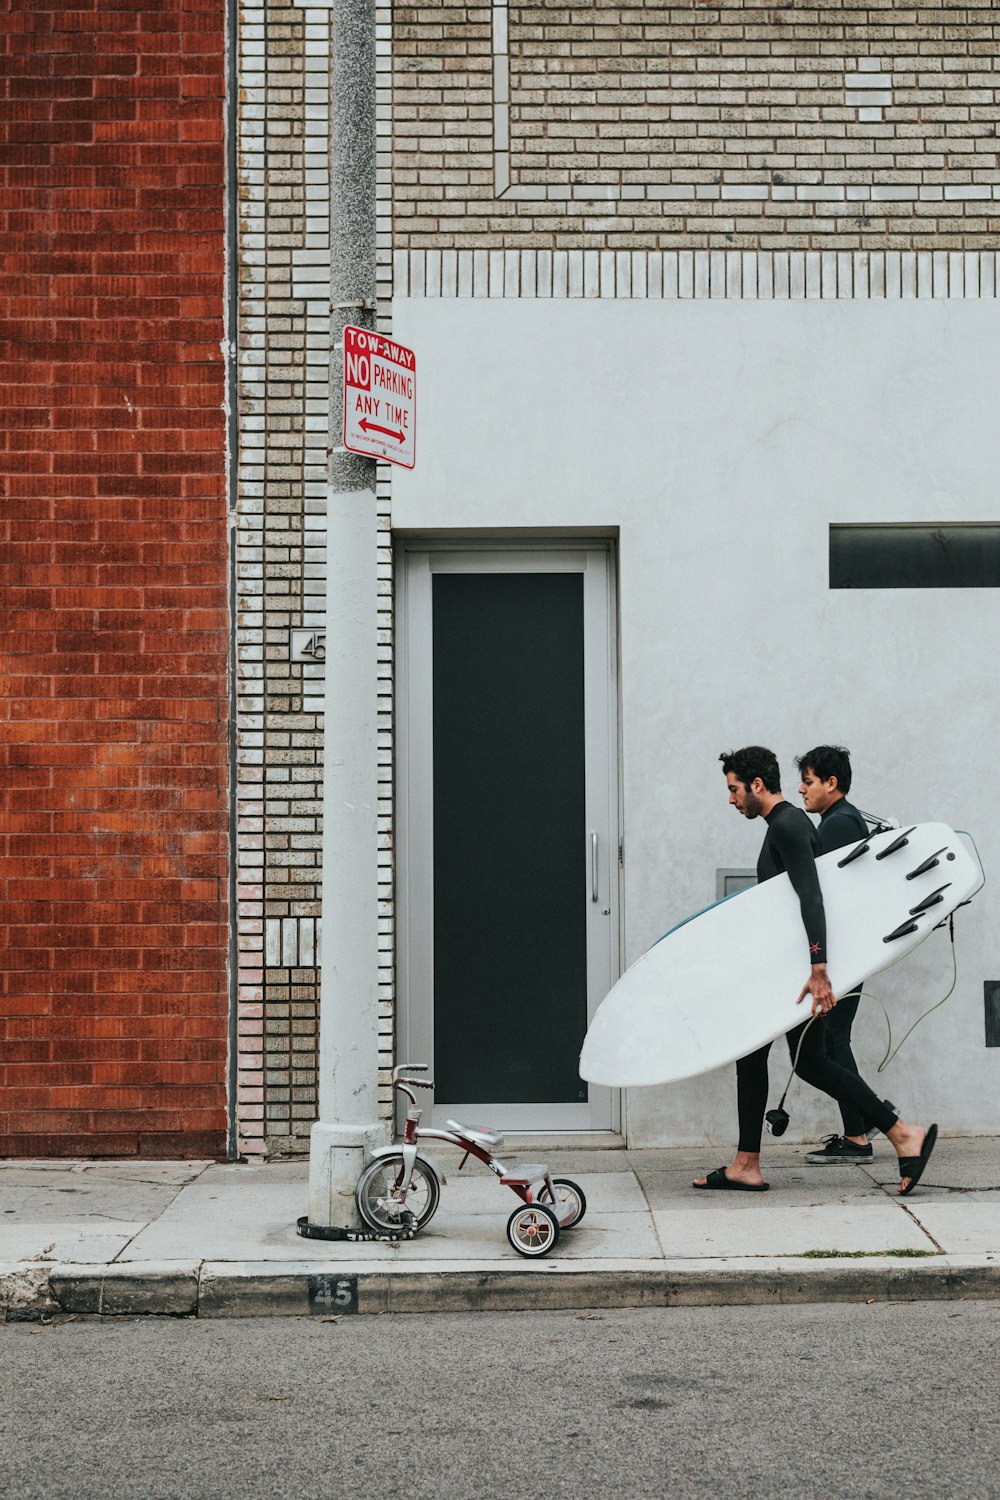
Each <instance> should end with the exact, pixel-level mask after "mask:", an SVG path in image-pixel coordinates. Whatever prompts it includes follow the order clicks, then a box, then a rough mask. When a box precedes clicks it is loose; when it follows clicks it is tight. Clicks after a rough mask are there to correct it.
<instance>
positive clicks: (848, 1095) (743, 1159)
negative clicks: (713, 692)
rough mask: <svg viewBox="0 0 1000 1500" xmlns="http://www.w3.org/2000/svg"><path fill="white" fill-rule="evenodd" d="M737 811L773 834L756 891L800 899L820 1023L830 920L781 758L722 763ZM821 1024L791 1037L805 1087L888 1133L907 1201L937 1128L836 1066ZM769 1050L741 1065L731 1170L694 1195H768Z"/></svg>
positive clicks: (713, 1176)
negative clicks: (772, 889) (777, 883)
mask: <svg viewBox="0 0 1000 1500" xmlns="http://www.w3.org/2000/svg"><path fill="white" fill-rule="evenodd" d="M719 759H720V760H721V762H722V770H723V774H724V775H725V778H726V785H727V787H728V789H729V802H730V806H731V807H735V808H736V811H737V812H738V813H740V815H741V816H742V817H744V818H748V819H754V818H759V817H762V818H764V820H765V821H766V823H767V833H766V834H765V836H764V842H763V844H762V846H761V851H760V854H759V856H758V859H757V880H758V883H760V882H763V881H765V880H771V879H773V878H774V876H776V875H780V874H782V873H783V872H787V874H788V878H789V880H790V882H791V884H792V887H793V889H794V891H795V893H796V895H797V896H798V898H799V909H800V911H801V914H802V923H803V926H804V927H805V932H806V939H807V941H808V944H809V952H810V955H811V958H812V963H811V966H810V971H809V976H808V978H807V979H806V982H805V984H804V985H803V986H802V991H801V993H800V995H799V997H798V1002H797V1003H798V1004H801V1003H802V1002H803V1001H804V1000H805V999H806V997H807V996H808V997H809V1000H810V1004H811V1010H812V1016H813V1017H814V1018H815V1017H819V1018H822V1017H824V1016H826V1015H827V1014H829V1012H830V1011H831V1010H832V1009H833V1007H834V1006H835V1005H836V1003H837V1000H836V996H835V995H834V993H833V989H832V987H831V985H830V980H829V977H828V975H827V970H826V913H825V911H824V909H823V894H822V891H821V890H820V884H819V876H818V875H817V873H816V856H817V854H818V853H819V852H820V843H819V835H818V834H817V832H816V829H815V828H814V827H813V824H812V823H811V822H810V820H809V818H808V817H807V816H806V814H805V813H804V812H802V811H801V810H800V809H799V808H797V807H793V806H792V804H791V803H790V802H786V801H785V799H784V797H783V796H782V794H781V773H780V771H779V768H778V761H777V757H776V756H775V754H774V752H773V751H772V750H768V749H766V748H765V747H764V746H763V745H747V746H745V747H744V748H743V749H741V750H730V751H726V752H724V753H723V754H722V755H720V757H719ZM823 1025H824V1022H823V1020H822V1019H818V1020H812V1021H811V1022H810V1021H803V1022H801V1023H800V1024H799V1025H798V1026H794V1027H793V1028H792V1030H791V1031H789V1032H788V1034H787V1040H788V1049H789V1052H790V1054H791V1057H792V1061H793V1064H794V1067H795V1071H796V1073H797V1074H798V1076H799V1077H800V1078H802V1079H803V1080H804V1081H805V1082H806V1083H809V1084H812V1085H813V1087H814V1088H818V1089H820V1090H821V1091H822V1092H823V1093H825V1094H829V1095H830V1097H831V1098H833V1099H835V1100H836V1101H837V1103H838V1104H839V1105H841V1108H843V1107H844V1106H845V1105H846V1106H847V1108H848V1109H852V1110H855V1111H856V1112H857V1113H858V1114H860V1115H861V1116H862V1117H863V1118H864V1119H866V1120H870V1121H871V1122H872V1123H873V1124H875V1125H877V1126H878V1128H879V1129H880V1130H882V1131H884V1132H885V1134H886V1136H887V1137H888V1139H889V1141H890V1142H891V1143H892V1145H893V1147H894V1149H895V1151H896V1154H897V1156H898V1157H899V1171H900V1183H899V1193H900V1195H901V1196H905V1195H906V1194H908V1193H910V1192H912V1190H913V1189H914V1188H915V1187H916V1185H917V1183H918V1182H919V1180H920V1177H921V1175H922V1174H923V1171H924V1169H925V1167H926V1166H927V1163H928V1161H929V1160H930V1155H931V1152H932V1151H933V1149H934V1143H935V1141H936V1139H937V1126H936V1125H931V1126H929V1127H928V1128H927V1129H926V1130H925V1129H924V1128H923V1126H920V1125H911V1124H909V1123H907V1122H906V1121H904V1120H901V1119H899V1118H898V1117H897V1115H896V1112H895V1110H894V1109H892V1108H890V1107H889V1105H888V1104H886V1103H885V1102H884V1101H883V1100H881V1099H880V1098H879V1097H878V1095H877V1094H875V1093H873V1091H872V1090H871V1089H870V1088H869V1087H868V1085H867V1084H866V1083H865V1082H864V1080H863V1079H862V1078H860V1077H859V1076H858V1075H857V1074H856V1073H852V1072H850V1070H849V1069H847V1068H844V1067H842V1066H841V1065H840V1064H838V1063H837V1062H835V1061H834V1060H833V1058H832V1057H831V1056H830V1055H829V1053H828V1050H827V1043H826V1038H825V1036H824V1033H823ZM770 1050H771V1044H770V1042H768V1043H767V1044H766V1045H765V1046H763V1047H759V1048H757V1050H756V1051H755V1052H751V1053H750V1054H749V1055H748V1056H747V1057H742V1058H740V1060H739V1061H738V1062H737V1064H736V1093H737V1111H738V1116H739V1145H738V1148H737V1151H736V1155H735V1157H734V1158H733V1161H732V1162H731V1163H730V1164H729V1166H728V1167H726V1166H722V1167H718V1168H717V1169H716V1170H715V1171H714V1172H709V1173H708V1174H707V1175H706V1176H705V1177H700V1178H698V1179H696V1181H695V1182H694V1186H695V1187H696V1188H709V1189H713V1188H714V1189H729V1190H731V1191H736V1192H749V1193H763V1192H766V1191H767V1189H768V1187H769V1184H768V1183H766V1182H765V1181H764V1178H763V1175H762V1173H761V1170H760V1142H761V1134H762V1132H763V1127H764V1111H765V1109H766V1107H767V1091H768V1071H767V1058H768V1053H769V1052H770Z"/></svg>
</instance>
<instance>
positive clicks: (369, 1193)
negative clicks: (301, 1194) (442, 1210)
mask: <svg viewBox="0 0 1000 1500" xmlns="http://www.w3.org/2000/svg"><path fill="white" fill-rule="evenodd" d="M426 1072H427V1064H426V1063H402V1064H400V1066H399V1067H397V1068H393V1070H392V1086H393V1088H394V1089H396V1090H398V1091H399V1093H401V1094H404V1095H405V1096H406V1098H407V1099H408V1100H409V1104H408V1106H407V1110H406V1129H405V1131H404V1133H403V1139H402V1141H401V1142H400V1143H399V1145H396V1146H386V1147H384V1148H383V1149H382V1150H380V1151H376V1153H375V1156H374V1158H373V1160H372V1161H371V1162H370V1164H369V1165H368V1166H367V1167H366V1168H365V1170H364V1171H363V1172H362V1174H361V1176H360V1177H359V1179H358V1185H357V1188H356V1190H355V1196H356V1198H357V1203H358V1212H359V1213H360V1215H361V1217H362V1219H363V1220H364V1222H365V1223H366V1224H367V1225H368V1227H369V1228H370V1229H372V1230H374V1231H375V1233H376V1234H379V1235H389V1236H391V1235H392V1234H393V1232H394V1231H395V1232H396V1233H398V1232H399V1231H400V1230H409V1231H410V1233H411V1234H412V1233H415V1232H416V1231H417V1230H420V1229H423V1227H424V1225H425V1224H428V1223H429V1222H430V1220H431V1219H432V1218H433V1216H434V1213H435V1210H436V1209H437V1206H438V1203H439V1202H440V1200H441V1184H442V1182H444V1181H445V1177H444V1174H443V1173H442V1172H441V1170H440V1168H438V1167H437V1166H436V1165H435V1163H434V1162H433V1160H432V1159H431V1158H430V1157H429V1156H427V1155H426V1154H425V1152H424V1151H423V1150H422V1149H421V1143H422V1142H423V1141H444V1142H446V1143H447V1144H448V1145H451V1146H459V1147H460V1148H461V1149H462V1150H463V1151H464V1152H465V1155H464V1156H463V1157H462V1160H461V1162H460V1163H459V1171H461V1170H462V1167H464V1166H465V1163H466V1162H467V1161H468V1159H469V1157H470V1156H474V1157H476V1159H477V1160H478V1161H481V1162H483V1163H484V1164H485V1165H486V1166H487V1167H489V1169H490V1171H491V1172H493V1173H494V1174H495V1175H496V1176H497V1177H499V1179H500V1182H501V1183H502V1185H503V1186H504V1187H509V1188H510V1190H511V1191H512V1192H513V1193H515V1194H516V1195H517V1197H518V1198H520V1200H521V1206H520V1207H519V1208H515V1210H514V1212H513V1213H512V1214H511V1216H510V1218H509V1219H508V1220H507V1239H508V1241H509V1243H510V1244H511V1246H512V1247H513V1248H514V1249H515V1250H516V1251H517V1253H518V1255H527V1256H538V1255H548V1253H549V1251H550V1250H551V1249H552V1248H553V1246H554V1245H556V1244H558V1242H559V1235H560V1233H561V1231H562V1230H564V1229H572V1228H573V1226H574V1225H575V1224H579V1222H580V1220H581V1219H582V1218H583V1216H584V1214H585V1213H586V1210H587V1200H586V1198H585V1197H584V1196H583V1189H582V1188H581V1187H579V1186H578V1185H577V1183H575V1182H572V1181H571V1180H570V1179H569V1178H568V1177H553V1176H552V1175H551V1174H550V1172H549V1169H548V1167H547V1166H545V1164H544V1163H543V1162H522V1163H521V1164H520V1165H518V1166H516V1167H505V1166H504V1164H503V1162H501V1161H498V1160H497V1158H496V1157H495V1156H494V1155H493V1152H492V1149H491V1148H493V1147H500V1146H502V1145H503V1136H502V1135H499V1134H498V1133H497V1132H495V1131H492V1130H471V1129H470V1128H469V1127H468V1126H467V1125H461V1124H459V1122H458V1121H457V1120H449V1121H448V1129H447V1130H422V1129H421V1128H420V1115H421V1111H420V1110H419V1109H418V1108H417V1099H416V1095H415V1094H414V1093H413V1090H414V1089H417V1088H420V1089H432V1088H433V1087H434V1084H433V1082H432V1081H431V1080H430V1079H427V1078H415V1077H413V1076H412V1075H413V1074H415V1073H426Z"/></svg>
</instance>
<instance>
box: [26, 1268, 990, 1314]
mask: <svg viewBox="0 0 1000 1500" xmlns="http://www.w3.org/2000/svg"><path fill="white" fill-rule="evenodd" d="M993 1298H1000V1261H997V1260H994V1259H987V1258H986V1257H966V1258H961V1257H942V1258H941V1259H940V1260H936V1261H935V1263H934V1264H933V1265H928V1264H920V1265H907V1264H905V1263H900V1261H898V1260H892V1259H889V1258H888V1257H873V1258H872V1259H871V1260H868V1261H866V1262H865V1263H864V1264H859V1263H858V1262H857V1261H852V1262H851V1263H850V1264H846V1265H845V1264H842V1263H841V1264H836V1263H829V1262H823V1263H819V1264H817V1263H816V1262H811V1263H809V1264H808V1265H807V1266H803V1265H789V1264H788V1263H787V1262H786V1261H780V1262H775V1261H774V1260H770V1261H764V1262H756V1263H747V1262H742V1263H738V1264H734V1263H732V1262H728V1263H726V1262H715V1263H707V1264H706V1263H701V1264H699V1265H691V1264H690V1263H686V1264H680V1265H679V1264H677V1263H675V1264H674V1265H672V1266H667V1267H664V1266H662V1265H661V1266H656V1267H648V1268H642V1269H635V1268H629V1269H625V1268H622V1269H614V1270H612V1269H610V1268H601V1269H594V1268H584V1269H576V1268H573V1267H571V1266H558V1265H552V1266H551V1267H548V1268H545V1269H542V1268H540V1267H530V1268H527V1267H526V1268H525V1269H523V1270H522V1269H506V1268H497V1267H495V1266H493V1267H482V1268H478V1267H469V1266H465V1267H463V1268H461V1269H454V1270H441V1269H436V1268H435V1269H432V1270H423V1271H417V1270H410V1271H407V1270H403V1269H400V1270H398V1271H396V1270H393V1271H389V1270H385V1269H376V1268H367V1267H366V1268H363V1269H362V1268H352V1267H348V1268H345V1267H343V1266H327V1267H317V1266H315V1265H303V1264H295V1265H287V1266H281V1265H275V1264H273V1263H270V1264H266V1265H263V1264H260V1263H258V1264H255V1265H244V1266H237V1265H232V1264H230V1263H225V1262H214V1263H210V1262H203V1263H201V1264H186V1265H181V1264H178V1263H174V1262H171V1263H166V1264H163V1265H154V1264H150V1263H141V1264H137V1265H131V1266H130V1265H111V1266H100V1267H95V1266H71V1265H39V1264H32V1265H30V1266H18V1267H7V1268H0V1311H2V1313H3V1317H4V1320H5V1321H8V1322H21V1321H31V1322H37V1321H41V1320H44V1319H47V1318H51V1317H56V1316H58V1315H60V1314H73V1315H75V1316H78V1317H88V1316H105V1317H149V1316H157V1317H199V1318H234V1317H235V1318H239V1317H310V1316H347V1315H350V1314H352V1313H390V1312H392V1313H415V1312H515V1311H521V1312H523V1311H533V1310H582V1309H587V1308H599V1309H603V1310H607V1309H612V1308H635V1307H713V1306H715V1307H734V1306H765V1307H766V1306H781V1305H789V1304H793V1303H798V1304H803V1303H820V1302H867V1301H877V1302H915V1301H941V1300H989V1299H993Z"/></svg>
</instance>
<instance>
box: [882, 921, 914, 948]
mask: <svg viewBox="0 0 1000 1500" xmlns="http://www.w3.org/2000/svg"><path fill="white" fill-rule="evenodd" d="M916 930H917V924H916V922H900V924H899V926H898V927H897V928H895V929H894V931H892V932H890V933H889V935H888V937H884V938H883V939H882V941H883V943H891V942H894V941H895V939H896V938H901V937H906V935H907V933H908V932H916Z"/></svg>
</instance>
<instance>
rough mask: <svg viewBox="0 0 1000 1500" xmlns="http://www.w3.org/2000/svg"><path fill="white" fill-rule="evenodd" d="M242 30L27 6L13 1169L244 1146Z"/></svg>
mask: <svg viewBox="0 0 1000 1500" xmlns="http://www.w3.org/2000/svg"><path fill="white" fill-rule="evenodd" d="M224 27H225V17H224V7H223V5H222V4H221V3H220V0H164V3H163V4H161V5H159V6H156V7H146V8H144V9H140V8H139V7H138V6H137V5H132V4H117V5H115V4H105V3H97V0H78V3H77V4H75V5H74V6H73V7H72V8H71V9H67V8H66V7H65V6H63V5H57V4H55V3H52V0H18V3H13V0H5V3H3V4H2V5H0V50H2V58H0V75H2V79H3V82H2V85H0V140H2V146H0V234H2V241H0V254H2V257H3V261H2V265H3V276H2V278H0V305H2V313H0V383H2V387H3V390H4V397H5V399H4V402H3V412H2V418H0V421H2V440H0V631H2V639H0V662H2V668H3V671H4V674H5V676H6V677H7V682H6V685H5V691H4V693H3V697H2V703H0V811H2V831H0V900H2V906H0V944H2V947H0V955H2V963H0V968H2V973H0V996H2V1015H0V1156H2V1155H51V1156H60V1155H131V1154H137V1155H152V1156H192V1155H195V1156H204V1155H215V1154H218V1153H220V1152H224V1150H225V1143H226V1109H225V1105H226V1048H227V979H226V955H227V946H228V942H227V858H228V844H227V829H228V790H227V689H226V647H227V638H228V623H227V622H228V612H227V600H226V587H227V574H228V562H227V525H226V434H225V418H224V413H223V404H224V400H225V372H224V362H223V355H222V350H221V347H220V345H221V340H222V338H223V334H224V317H223V314H224V304H225V293H224V276H225V250H224V185H225V155H224V103H225V52H224V45H225V42H224Z"/></svg>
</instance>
